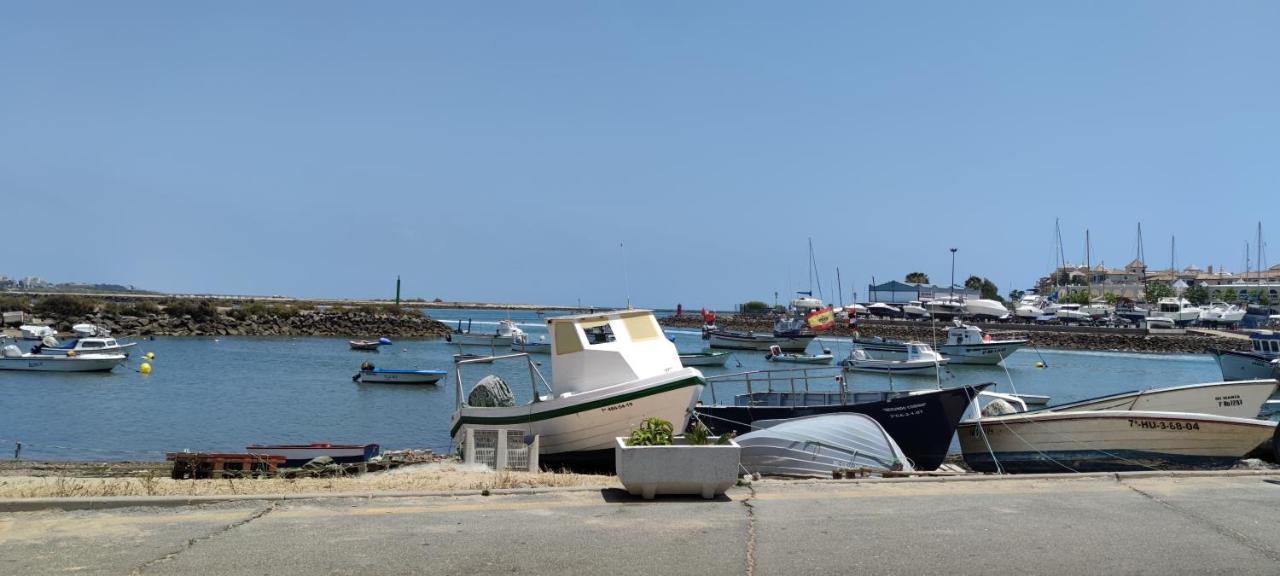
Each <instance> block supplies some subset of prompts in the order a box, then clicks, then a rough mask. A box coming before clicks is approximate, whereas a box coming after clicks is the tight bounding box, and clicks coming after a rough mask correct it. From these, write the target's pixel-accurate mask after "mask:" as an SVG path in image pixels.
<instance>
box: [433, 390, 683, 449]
mask: <svg viewBox="0 0 1280 576" xmlns="http://www.w3.org/2000/svg"><path fill="white" fill-rule="evenodd" d="M705 384H706V381H705V380H703V379H702V378H699V377H697V376H694V377H692V378H685V379H683V380H676V381H675V382H668V383H666V384H663V385H661V386H654V387H652V388H644V389H642V390H636V391H634V392H628V393H626V394H622V395H620V396H609V397H606V398H601V399H599V400H592V401H591V402H587V403H585V404H575V405H573V406H565V407H564V408H557V409H555V410H548V411H546V412H539V413H536V414H520V415H516V416H462V417H460V418H458V422H457V423H456V424H454V425H453V429H452V430H450V431H449V437H450V438H452V437H454V436H456V435H457V434H458V430H459V429H461V428H462V425H463V424H527V423H529V422H537V421H540V420H550V419H552V418H559V417H561V416H568V415H570V414H577V413H579V412H586V411H588V410H595V409H597V408H604V407H605V406H612V405H614V404H620V403H622V402H629V401H631V400H635V399H637V398H644V397H646V396H654V395H657V394H662V393H663V392H670V391H672V390H679V389H681V388H687V387H689V386H702V385H705Z"/></svg>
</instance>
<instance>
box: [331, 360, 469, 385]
mask: <svg viewBox="0 0 1280 576" xmlns="http://www.w3.org/2000/svg"><path fill="white" fill-rule="evenodd" d="M447 374H448V372H445V371H444V370H393V369H388V368H378V367H375V366H374V365H373V364H371V363H369V362H365V363H364V364H362V365H361V366H360V372H359V373H357V374H356V375H355V376H352V377H351V381H352V382H362V383H365V384H435V383H436V382H439V381H440V379H441V378H444V377H445V376H446V375H447Z"/></svg>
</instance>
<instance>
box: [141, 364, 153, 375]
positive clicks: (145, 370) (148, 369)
mask: <svg viewBox="0 0 1280 576" xmlns="http://www.w3.org/2000/svg"><path fill="white" fill-rule="evenodd" d="M138 371H139V372H141V373H143V374H150V373H151V365H150V364H148V363H146V362H143V363H142V365H141V366H139V367H138Z"/></svg>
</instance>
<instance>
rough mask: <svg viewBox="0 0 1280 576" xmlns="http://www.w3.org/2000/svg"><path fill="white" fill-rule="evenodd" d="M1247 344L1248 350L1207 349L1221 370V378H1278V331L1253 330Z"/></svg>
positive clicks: (1279, 336)
mask: <svg viewBox="0 0 1280 576" xmlns="http://www.w3.org/2000/svg"><path fill="white" fill-rule="evenodd" d="M1249 345H1250V349H1249V350H1227V349H1225V348H1210V349H1209V353H1210V354H1212V355H1213V359H1214V360H1215V361H1216V362H1217V363H1218V369H1219V370H1221V371H1222V378H1223V379H1226V380H1250V379H1255V378H1280V332H1275V331H1272V330H1255V331H1253V332H1252V333H1251V334H1249Z"/></svg>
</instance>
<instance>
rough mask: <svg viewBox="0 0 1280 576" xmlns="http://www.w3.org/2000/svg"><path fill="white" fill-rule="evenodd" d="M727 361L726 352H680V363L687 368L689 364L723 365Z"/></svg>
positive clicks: (727, 354)
mask: <svg viewBox="0 0 1280 576" xmlns="http://www.w3.org/2000/svg"><path fill="white" fill-rule="evenodd" d="M728 361H729V353H728V352H717V351H715V350H704V351H702V352H681V353H680V365H681V366H684V367H685V368H688V367H690V366H724V365H725V362H728Z"/></svg>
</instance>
